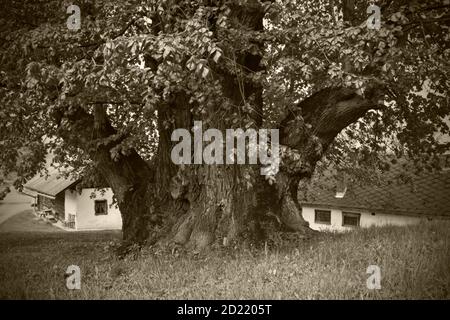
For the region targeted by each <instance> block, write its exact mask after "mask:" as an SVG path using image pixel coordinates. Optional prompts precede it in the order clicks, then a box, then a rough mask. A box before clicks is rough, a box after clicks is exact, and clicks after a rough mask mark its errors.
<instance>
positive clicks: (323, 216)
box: [314, 210, 331, 224]
mask: <svg viewBox="0 0 450 320" xmlns="http://www.w3.org/2000/svg"><path fill="white" fill-rule="evenodd" d="M314 222H315V223H322V224H331V211H329V210H315V217H314Z"/></svg>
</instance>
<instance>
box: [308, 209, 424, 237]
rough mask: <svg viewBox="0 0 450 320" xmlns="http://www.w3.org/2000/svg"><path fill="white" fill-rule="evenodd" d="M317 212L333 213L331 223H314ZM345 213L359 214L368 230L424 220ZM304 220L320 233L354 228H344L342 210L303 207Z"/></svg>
mask: <svg viewBox="0 0 450 320" xmlns="http://www.w3.org/2000/svg"><path fill="white" fill-rule="evenodd" d="M315 210H327V211H331V223H330V224H322V223H316V222H314V220H315V219H314V218H315ZM345 212H352V213H359V214H361V217H360V226H361V227H363V228H367V227H370V226H385V225H395V226H405V225H409V224H415V223H419V222H420V221H421V220H422V218H420V217H414V216H406V215H393V214H382V213H376V214H375V215H372V214H371V213H370V212H364V211H358V210H345ZM302 215H303V218H304V219H305V220H306V221H308V222H309V226H310V227H311V228H312V229H314V230H319V231H326V230H328V231H345V230H351V229H353V227H344V226H342V210H338V209H327V208H320V207H316V208H313V207H303V208H302Z"/></svg>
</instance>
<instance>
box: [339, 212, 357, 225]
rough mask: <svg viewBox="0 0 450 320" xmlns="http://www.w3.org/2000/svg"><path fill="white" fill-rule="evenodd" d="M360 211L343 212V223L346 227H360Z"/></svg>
mask: <svg viewBox="0 0 450 320" xmlns="http://www.w3.org/2000/svg"><path fill="white" fill-rule="evenodd" d="M360 217H361V215H360V214H359V213H352V212H342V225H343V226H345V227H359V219H360Z"/></svg>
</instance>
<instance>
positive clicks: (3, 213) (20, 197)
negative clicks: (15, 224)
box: [0, 189, 33, 225]
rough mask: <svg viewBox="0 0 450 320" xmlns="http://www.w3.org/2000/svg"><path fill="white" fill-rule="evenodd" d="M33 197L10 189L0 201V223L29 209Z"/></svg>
mask: <svg viewBox="0 0 450 320" xmlns="http://www.w3.org/2000/svg"><path fill="white" fill-rule="evenodd" d="M32 203H33V198H31V197H29V196H26V195H24V194H22V193H20V192H18V191H17V190H15V189H12V190H11V192H10V193H8V195H7V196H6V197H5V199H3V200H1V201H0V225H1V224H2V223H3V222H5V221H6V220H8V219H9V218H11V217H12V216H14V215H16V214H18V213H20V212H23V211H25V210H30V209H31V204H32Z"/></svg>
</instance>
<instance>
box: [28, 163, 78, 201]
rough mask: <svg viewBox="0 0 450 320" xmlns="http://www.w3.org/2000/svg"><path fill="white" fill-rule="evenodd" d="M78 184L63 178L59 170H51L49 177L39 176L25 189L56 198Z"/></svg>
mask: <svg viewBox="0 0 450 320" xmlns="http://www.w3.org/2000/svg"><path fill="white" fill-rule="evenodd" d="M76 182H77V180H74V179H69V178H64V177H62V176H61V174H60V173H59V172H58V170H57V169H55V168H51V169H50V170H49V172H48V175H44V176H41V175H40V174H37V175H36V176H35V177H33V178H32V179H31V180H30V181H28V182H27V183H26V184H25V185H24V188H25V189H28V190H31V191H35V192H38V193H40V194H44V195H47V196H50V197H55V196H56V195H57V194H58V193H60V192H62V191H64V190H65V189H67V188H68V187H70V186H71V185H72V184H74V183H76Z"/></svg>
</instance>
